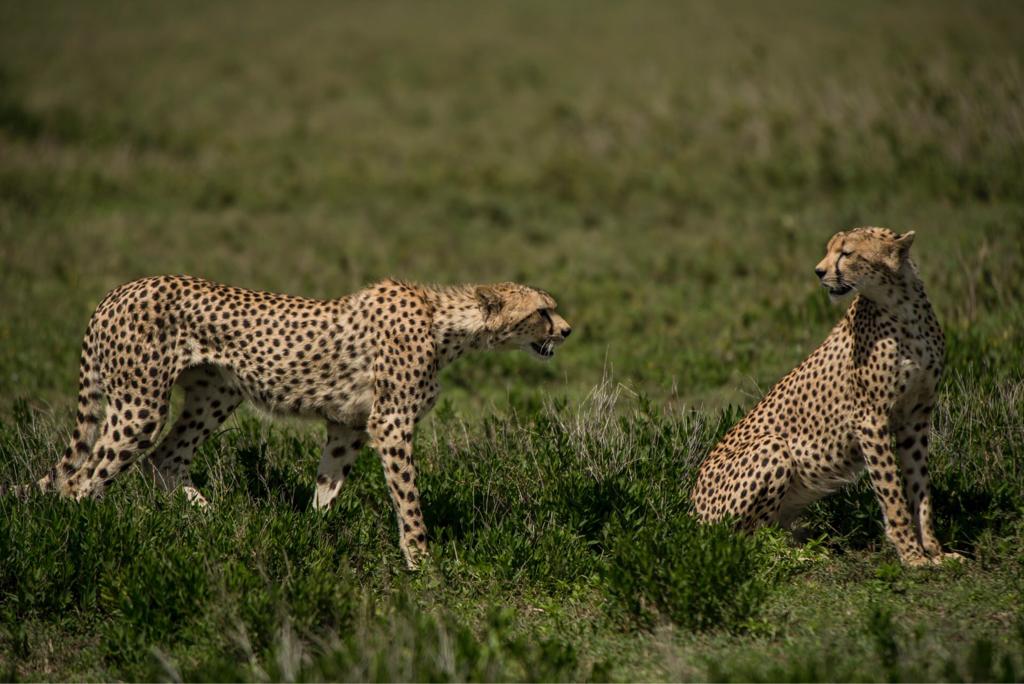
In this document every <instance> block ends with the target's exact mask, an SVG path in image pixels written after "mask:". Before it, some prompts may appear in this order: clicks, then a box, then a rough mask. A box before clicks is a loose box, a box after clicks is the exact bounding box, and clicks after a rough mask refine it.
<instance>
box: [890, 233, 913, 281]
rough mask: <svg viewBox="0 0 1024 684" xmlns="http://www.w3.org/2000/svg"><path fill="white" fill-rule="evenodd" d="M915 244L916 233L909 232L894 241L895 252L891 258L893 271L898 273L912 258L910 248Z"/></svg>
mask: <svg viewBox="0 0 1024 684" xmlns="http://www.w3.org/2000/svg"><path fill="white" fill-rule="evenodd" d="M912 244H914V231H912V230H908V231H907V232H906V233H904V234H903V235H900V236H899V237H897V238H896V239H895V240H893V250H892V254H891V256H890V257H889V262H890V263H889V265H890V266H892V270H894V271H898V270H899V269H900V267H901V266H903V264H904V263H905V262H906V260H907V259H908V258H909V256H910V246H911V245H912Z"/></svg>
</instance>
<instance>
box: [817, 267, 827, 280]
mask: <svg viewBox="0 0 1024 684" xmlns="http://www.w3.org/2000/svg"><path fill="white" fill-rule="evenodd" d="M814 275H816V276H818V277H819V278H824V277H825V269H823V268H822V267H820V266H819V267H818V268H816V269H814Z"/></svg>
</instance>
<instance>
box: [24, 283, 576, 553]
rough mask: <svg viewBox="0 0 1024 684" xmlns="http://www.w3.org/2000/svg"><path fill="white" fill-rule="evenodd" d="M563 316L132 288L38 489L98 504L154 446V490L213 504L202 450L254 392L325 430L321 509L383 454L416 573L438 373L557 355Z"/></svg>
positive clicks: (94, 343)
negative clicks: (461, 363)
mask: <svg viewBox="0 0 1024 684" xmlns="http://www.w3.org/2000/svg"><path fill="white" fill-rule="evenodd" d="M555 307H556V303H555V300H554V298H553V297H552V296H551V295H549V294H548V293H546V292H544V291H542V290H537V289H534V288H531V287H527V286H525V285H519V284H516V283H498V284H495V285H480V286H460V287H430V286H421V285H415V284H410V283H403V282H399V281H395V280H384V281H382V282H380V283H377V284H376V285H372V286H370V287H368V288H366V289H364V290H361V291H360V292H357V293H355V294H353V295H350V296H347V297H342V298H341V299H335V300H329V301H324V300H316V299H305V298H301V297H292V296H288V295H280V294H272V293H267V292H255V291H251V290H244V289H240V288H235V287H228V286H226V285H220V284H217V283H212V282H209V281H206V280H201V279H199V278H192V277H189V276H161V277H154V278H144V279H142V280H137V281H134V282H131V283H128V284H126V285H122V286H121V287H119V288H117V289H115V290H113V291H111V292H110V293H109V294H107V296H106V297H105V298H104V299H103V301H102V302H100V304H99V306H98V307H97V308H96V312H95V313H94V314H93V316H92V318H91V320H90V321H89V325H88V328H87V330H86V334H85V338H84V340H83V342H82V356H81V364H80V368H79V388H80V389H79V394H78V416H77V425H76V427H75V429H74V432H73V433H72V439H71V443H70V445H69V446H68V448H67V450H66V451H65V452H64V455H63V457H62V458H61V459H60V461H59V462H58V463H57V464H56V465H55V466H54V467H53V468H51V469H50V472H49V473H47V474H46V475H45V476H44V477H43V478H41V479H40V480H39V481H38V483H37V484H38V486H39V487H40V488H42V489H43V490H50V491H56V492H58V493H59V494H61V495H63V496H70V497H74V498H76V499H80V498H83V497H98V496H100V495H102V494H103V492H104V491H105V490H106V488H107V486H108V485H109V484H110V482H111V481H112V480H113V479H114V478H115V477H117V475H118V474H119V473H121V472H123V471H124V470H125V469H126V468H127V467H128V466H130V465H132V464H133V463H134V462H136V461H137V460H138V459H139V458H140V456H142V455H143V454H144V453H145V452H147V451H148V450H149V449H151V448H152V449H153V450H152V452H151V454H150V456H149V458H148V459H147V461H146V466H147V470H148V471H149V474H150V475H151V476H152V477H153V479H154V480H155V482H156V483H157V484H158V485H159V486H161V487H163V488H164V489H167V490H174V489H178V488H180V489H182V490H183V491H184V493H185V495H186V496H187V497H188V498H189V500H190V501H192V502H194V503H196V504H199V505H205V504H206V499H205V498H204V497H203V495H202V494H201V493H200V492H199V491H198V489H196V488H195V487H194V486H193V484H192V480H191V477H190V475H189V465H190V464H191V462H192V458H193V455H194V453H195V450H196V448H197V447H198V446H199V445H200V444H201V443H202V442H203V441H204V440H205V439H206V438H207V437H208V436H209V435H210V434H212V433H213V432H214V431H215V430H216V429H217V427H218V426H219V425H220V424H221V423H222V422H224V420H226V419H227V418H228V416H229V415H231V413H232V412H233V411H234V410H235V408H237V407H238V405H239V404H240V403H241V402H242V401H243V400H244V399H248V400H250V401H251V402H253V403H255V404H257V405H259V406H260V407H262V408H265V409H268V410H269V411H271V412H274V413H280V414H290V415H302V416H307V417H315V418H320V419H322V420H324V421H325V422H326V424H327V440H326V443H325V444H324V448H323V453H322V455H321V458H320V465H319V468H318V470H317V478H316V490H315V494H314V499H313V504H314V506H315V507H316V508H318V509H324V508H327V507H328V506H330V505H331V504H332V502H334V501H336V499H337V496H338V493H339V491H340V489H341V486H342V484H343V483H344V481H345V478H346V477H347V476H348V475H349V474H350V472H351V470H352V465H353V464H354V463H355V460H356V457H357V456H358V455H359V453H360V450H361V449H362V447H363V446H364V445H370V446H372V447H374V448H375V449H376V451H377V453H378V454H379V456H380V459H381V464H382V465H383V467H384V474H385V478H386V480H387V484H388V491H389V493H390V496H391V500H392V503H393V506H394V509H395V515H396V517H397V519H398V533H399V543H400V546H401V549H402V552H403V554H404V555H405V559H406V562H407V564H408V565H409V566H410V567H414V566H415V565H416V564H417V561H418V559H419V558H420V557H421V556H422V555H423V554H424V553H426V550H427V543H426V534H427V530H426V525H425V524H424V521H423V513H422V510H421V508H420V500H419V490H418V488H417V484H416V477H417V473H416V466H415V463H414V460H413V450H412V444H413V441H412V438H413V430H414V427H415V425H416V423H417V422H418V421H419V420H420V419H421V418H422V417H423V416H424V415H426V413H427V412H428V411H430V409H431V407H433V405H434V403H435V401H436V399H437V396H438V393H439V391H440V389H439V386H438V383H437V376H438V372H439V371H440V370H441V369H442V368H444V367H445V366H446V365H448V364H449V363H451V362H452V361H454V360H455V359H457V358H458V357H460V356H462V355H463V354H464V353H466V352H469V351H474V350H483V349H522V348H528V349H530V350H532V351H533V353H535V354H536V355H538V356H540V357H543V358H550V357H551V356H552V355H553V354H554V349H555V347H556V346H557V345H558V344H560V343H561V342H562V341H564V340H565V338H566V337H568V336H569V333H570V332H571V330H570V328H569V324H568V323H566V321H565V319H563V318H562V317H561V316H559V315H558V314H557V313H555ZM173 385H178V386H179V387H181V388H182V389H183V390H184V394H185V399H184V404H183V406H182V409H181V413H180V415H179V416H178V417H177V419H176V421H175V423H174V424H173V425H172V426H171V428H170V430H169V431H168V432H167V433H166V435H164V437H163V439H160V435H161V431H162V428H163V426H164V425H165V424H166V422H167V421H168V417H169V415H168V414H169V412H170V395H171V387H172V386H173ZM154 445H155V448H153V447H154Z"/></svg>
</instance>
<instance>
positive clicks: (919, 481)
mask: <svg viewBox="0 0 1024 684" xmlns="http://www.w3.org/2000/svg"><path fill="white" fill-rule="evenodd" d="M930 413H931V407H930V406H926V407H921V408H919V409H917V410H916V411H914V412H913V413H912V414H911V415H910V416H909V418H908V419H907V420H906V422H905V423H904V424H903V426H902V427H901V428H900V429H899V431H897V433H896V451H897V453H898V454H899V459H900V464H901V465H902V466H903V478H904V488H905V494H906V497H907V500H908V501H909V502H910V510H911V514H912V515H913V520H914V522H913V524H914V526H915V528H916V529H917V534H918V540H919V541H920V542H921V546H922V548H924V552H925V553H926V554H927V555H928V557H929V558H931V559H932V562H935V563H938V562H941V561H942V560H943V559H944V558H955V559H962V558H963V556H961V555H960V554H958V553H955V552H951V553H943V552H942V546H941V545H940V544H939V540H938V537H936V536H935V528H934V527H933V525H932V497H931V479H930V477H929V475H928V438H929V432H930V429H931V425H930V420H929V415H930Z"/></svg>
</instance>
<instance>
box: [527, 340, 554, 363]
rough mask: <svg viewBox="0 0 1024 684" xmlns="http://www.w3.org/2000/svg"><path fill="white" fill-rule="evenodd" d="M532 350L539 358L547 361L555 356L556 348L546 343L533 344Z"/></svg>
mask: <svg viewBox="0 0 1024 684" xmlns="http://www.w3.org/2000/svg"><path fill="white" fill-rule="evenodd" d="M530 349H532V350H533V351H534V352H536V354H537V356H542V357H544V358H545V359H550V358H551V357H552V356H554V355H555V346H554V345H553V344H551V343H550V342H545V343H544V344H540V343H538V342H531V343H530Z"/></svg>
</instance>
